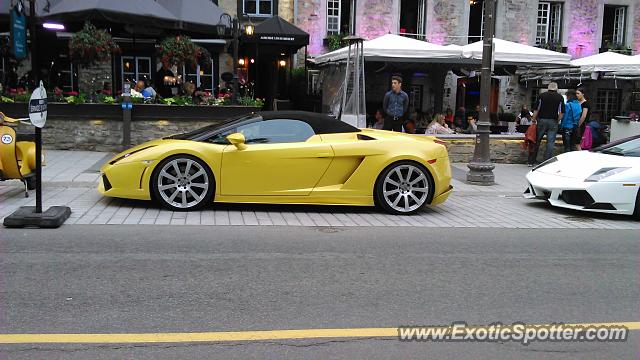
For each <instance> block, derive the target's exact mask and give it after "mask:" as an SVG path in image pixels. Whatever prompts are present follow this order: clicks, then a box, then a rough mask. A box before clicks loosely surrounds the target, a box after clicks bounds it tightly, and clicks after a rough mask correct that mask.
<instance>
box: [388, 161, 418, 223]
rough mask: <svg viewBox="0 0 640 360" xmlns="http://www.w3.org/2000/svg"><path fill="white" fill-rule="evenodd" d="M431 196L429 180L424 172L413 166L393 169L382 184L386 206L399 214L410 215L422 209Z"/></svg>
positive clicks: (408, 165)
mask: <svg viewBox="0 0 640 360" xmlns="http://www.w3.org/2000/svg"><path fill="white" fill-rule="evenodd" d="M428 195H429V180H428V178H427V175H426V174H425V173H424V171H423V170H422V169H421V168H419V167H417V166H415V165H411V164H403V165H398V166H396V167H394V168H392V169H391V170H390V171H389V172H388V173H387V175H386V176H385V178H384V180H383V182H382V196H383V198H384V201H385V202H386V204H387V205H388V206H389V207H390V208H391V209H393V210H394V211H396V212H398V213H410V212H413V211H414V210H416V209H419V208H420V207H422V206H423V205H424V204H425V202H426V201H427V198H428Z"/></svg>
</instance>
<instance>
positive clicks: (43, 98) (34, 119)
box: [29, 81, 47, 128]
mask: <svg viewBox="0 0 640 360" xmlns="http://www.w3.org/2000/svg"><path fill="white" fill-rule="evenodd" d="M29 120H31V123H32V124H33V126H35V127H39V128H42V127H44V123H45V122H47V90H46V89H45V88H44V85H43V84H42V81H40V86H39V87H38V88H37V89H35V90H34V91H33V94H31V98H30V99H29Z"/></svg>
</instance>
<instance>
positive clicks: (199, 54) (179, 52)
mask: <svg viewBox="0 0 640 360" xmlns="http://www.w3.org/2000/svg"><path fill="white" fill-rule="evenodd" d="M158 55H159V56H160V61H162V63H163V64H167V65H178V66H182V65H191V66H193V67H196V65H200V66H209V65H211V54H210V53H209V51H207V49H205V48H203V47H202V46H199V45H196V44H194V43H193V41H191V38H190V37H188V36H182V35H180V36H175V37H170V38H166V39H164V40H163V41H162V43H160V47H159V48H158Z"/></svg>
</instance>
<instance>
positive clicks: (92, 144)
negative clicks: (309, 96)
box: [18, 120, 211, 152]
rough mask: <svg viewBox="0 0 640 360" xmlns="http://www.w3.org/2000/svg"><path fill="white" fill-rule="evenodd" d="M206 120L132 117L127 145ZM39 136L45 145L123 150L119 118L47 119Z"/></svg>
mask: <svg viewBox="0 0 640 360" xmlns="http://www.w3.org/2000/svg"><path fill="white" fill-rule="evenodd" d="M210 124H211V121H179V122H175V121H167V120H157V121H134V122H132V123H131V145H137V144H141V143H143V142H145V141H148V140H153V139H157V138H161V137H165V136H169V135H172V134H178V133H184V132H187V131H191V130H194V129H197V128H199V127H203V126H205V125H210ZM18 132H24V133H29V132H33V127H32V126H29V125H20V127H19V128H18ZM42 139H43V142H44V147H45V149H58V150H90V151H111V152H118V151H121V150H123V146H122V121H114V120H90V121H86V120H47V125H46V127H45V128H44V129H43V130H42ZM127 148H128V146H127Z"/></svg>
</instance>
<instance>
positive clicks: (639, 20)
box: [631, 3, 640, 55]
mask: <svg viewBox="0 0 640 360" xmlns="http://www.w3.org/2000/svg"><path fill="white" fill-rule="evenodd" d="M633 19H635V21H634V22H633V36H632V38H633V44H632V46H631V48H632V49H634V50H635V53H636V55H640V3H636V9H635V16H634V17H633Z"/></svg>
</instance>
